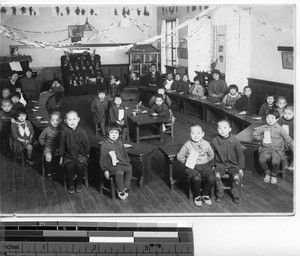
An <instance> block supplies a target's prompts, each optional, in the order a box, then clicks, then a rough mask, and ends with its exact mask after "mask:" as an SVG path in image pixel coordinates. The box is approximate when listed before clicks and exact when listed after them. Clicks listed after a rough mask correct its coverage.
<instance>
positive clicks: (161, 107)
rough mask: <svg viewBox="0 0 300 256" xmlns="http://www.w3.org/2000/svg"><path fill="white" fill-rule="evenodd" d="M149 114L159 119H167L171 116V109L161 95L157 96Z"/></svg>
mask: <svg viewBox="0 0 300 256" xmlns="http://www.w3.org/2000/svg"><path fill="white" fill-rule="evenodd" d="M149 114H150V115H152V116H157V117H167V116H168V115H170V112H169V108H168V106H167V105H166V104H165V103H164V99H163V96H162V95H161V94H156V95H155V103H154V104H153V105H152V107H151V108H150V110H149Z"/></svg>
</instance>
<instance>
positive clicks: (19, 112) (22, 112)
mask: <svg viewBox="0 0 300 256" xmlns="http://www.w3.org/2000/svg"><path fill="white" fill-rule="evenodd" d="M21 114H25V115H27V110H26V108H18V109H17V110H16V113H15V117H16V118H18V117H19V116H20V115H21Z"/></svg>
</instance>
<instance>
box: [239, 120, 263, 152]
mask: <svg viewBox="0 0 300 256" xmlns="http://www.w3.org/2000/svg"><path fill="white" fill-rule="evenodd" d="M258 126H260V125H257V124H251V125H249V126H248V127H247V128H246V129H244V130H243V131H241V132H240V133H239V134H237V135H236V138H237V139H238V140H239V141H241V142H245V143H248V144H252V145H253V146H257V147H258V146H259V145H260V141H259V140H255V139H254V138H253V136H252V133H253V132H254V128H255V127H258Z"/></svg>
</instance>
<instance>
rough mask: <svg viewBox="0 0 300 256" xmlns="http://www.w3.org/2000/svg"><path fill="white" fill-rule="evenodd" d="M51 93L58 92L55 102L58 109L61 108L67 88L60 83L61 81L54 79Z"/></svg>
mask: <svg viewBox="0 0 300 256" xmlns="http://www.w3.org/2000/svg"><path fill="white" fill-rule="evenodd" d="M50 91H54V92H56V95H55V102H56V104H57V107H60V106H61V104H62V98H63V96H64V91H65V88H64V87H63V86H62V85H61V84H60V83H59V79H58V78H57V77H56V78H54V79H53V82H52V85H51V88H50Z"/></svg>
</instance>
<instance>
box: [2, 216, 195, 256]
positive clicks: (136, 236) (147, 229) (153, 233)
mask: <svg viewBox="0 0 300 256" xmlns="http://www.w3.org/2000/svg"><path fill="white" fill-rule="evenodd" d="M0 234H1V239H0V255H1V256H2V255H5V256H102V255H103V256H134V255H137V256H138V255H141V256H142V255H148V256H152V255H153V256H154V255H166V256H173V255H174V256H177V255H181V256H185V255H186V256H192V255H194V249H193V231H192V226H191V224H186V223H185V224H183V223H128V222H118V223H116V222H67V221H60V222H56V221H55V222H52V221H50V222H2V223H1V226H0Z"/></svg>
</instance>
